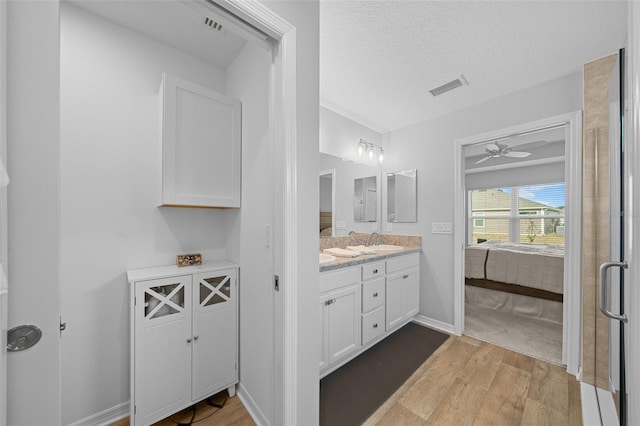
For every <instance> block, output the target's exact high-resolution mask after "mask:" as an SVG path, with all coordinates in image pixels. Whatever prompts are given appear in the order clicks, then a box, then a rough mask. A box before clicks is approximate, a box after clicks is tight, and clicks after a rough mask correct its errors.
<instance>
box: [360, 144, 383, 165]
mask: <svg viewBox="0 0 640 426" xmlns="http://www.w3.org/2000/svg"><path fill="white" fill-rule="evenodd" d="M365 152H366V153H367V154H368V155H369V159H370V160H373V156H374V155H375V154H376V152H377V153H378V161H379V162H380V163H382V160H383V159H384V151H383V150H382V147H381V146H380V145H376V144H374V143H371V142H367V141H365V140H364V139H360V141H359V142H358V155H359V156H361V157H362V154H363V153H365Z"/></svg>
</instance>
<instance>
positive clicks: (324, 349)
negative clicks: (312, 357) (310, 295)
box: [318, 294, 331, 371]
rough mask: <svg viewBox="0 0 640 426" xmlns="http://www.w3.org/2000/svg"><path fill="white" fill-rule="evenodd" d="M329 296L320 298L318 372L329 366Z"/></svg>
mask: <svg viewBox="0 0 640 426" xmlns="http://www.w3.org/2000/svg"><path fill="white" fill-rule="evenodd" d="M330 299H331V298H330V297H329V294H323V295H321V296H320V304H319V305H318V306H319V311H320V328H321V330H322V335H321V336H320V371H322V370H323V369H325V368H327V367H328V366H329V304H328V303H327V301H329V300H330Z"/></svg>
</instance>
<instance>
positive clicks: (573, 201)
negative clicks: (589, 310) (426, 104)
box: [454, 112, 582, 375]
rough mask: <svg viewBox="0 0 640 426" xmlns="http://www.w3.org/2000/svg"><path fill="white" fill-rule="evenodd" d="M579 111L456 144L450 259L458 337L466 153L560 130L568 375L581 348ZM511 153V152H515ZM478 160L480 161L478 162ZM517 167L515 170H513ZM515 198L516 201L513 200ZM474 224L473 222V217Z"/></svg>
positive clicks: (466, 201) (575, 366)
mask: <svg viewBox="0 0 640 426" xmlns="http://www.w3.org/2000/svg"><path fill="white" fill-rule="evenodd" d="M581 122H582V116H581V112H575V113H570V114H564V115H561V116H555V117H550V118H547V119H544V120H539V121H536V122H531V123H525V124H522V125H519V126H514V127H510V128H507V129H501V130H497V131H493V132H489V133H485V134H481V135H477V136H473V137H470V138H465V139H461V140H458V141H456V144H455V183H454V188H455V190H456V196H455V209H454V211H455V215H456V216H455V229H456V232H455V235H454V240H455V247H457V249H456V251H455V256H454V268H455V269H454V270H455V271H456V272H455V275H454V276H455V286H454V330H455V332H456V333H459V334H462V333H463V331H464V321H465V260H464V259H465V247H466V245H467V241H468V233H469V232H470V229H469V223H471V222H469V221H468V218H467V215H468V211H469V199H468V197H469V193H468V191H467V186H466V177H465V169H466V165H465V161H467V160H466V158H465V150H467V149H470V148H471V147H472V146H478V145H480V146H482V144H488V143H495V141H496V140H498V141H499V140H503V139H505V138H509V137H513V136H515V135H525V134H532V133H535V132H540V131H543V130H546V129H551V128H559V127H562V128H563V129H564V133H565V138H564V139H565V141H566V142H565V149H564V157H565V172H564V174H565V176H564V180H565V186H566V206H565V207H566V208H565V211H564V220H565V225H564V228H563V229H562V232H564V234H565V236H566V239H565V248H566V253H567V255H566V256H564V265H563V278H564V280H563V296H564V303H563V306H562V324H563V328H562V361H561V362H562V364H564V365H566V366H567V371H568V372H569V373H571V374H574V375H575V374H577V373H578V366H579V361H580V360H579V353H580V352H579V344H580V310H579V307H580V305H579V302H580V290H579V288H576V286H574V285H571V283H575V282H576V280H575V279H573V278H574V277H578V276H579V271H580V267H579V265H580V258H579V249H580V220H581V219H580V218H581V216H580V198H579V194H580V185H581V175H580V173H581V167H580V164H581V157H580V156H581V151H580V146H581ZM514 151H515V149H514ZM477 161H480V160H477ZM514 167H515V166H514ZM514 198H515V197H514ZM474 219H475V218H474Z"/></svg>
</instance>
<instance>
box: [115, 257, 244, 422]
mask: <svg viewBox="0 0 640 426" xmlns="http://www.w3.org/2000/svg"><path fill="white" fill-rule="evenodd" d="M127 275H128V279H129V283H130V286H131V292H130V293H131V316H130V322H131V419H132V420H131V424H132V425H147V424H151V423H153V422H156V421H158V420H160V419H163V418H165V417H167V416H169V415H171V414H173V413H175V412H177V411H179V410H181V409H184V408H186V407H188V406H190V405H191V404H194V403H196V402H198V401H200V400H203V399H205V398H207V397H208V396H211V395H213V394H215V393H217V392H219V391H221V390H224V389H225V388H226V389H228V391H229V394H230V395H231V396H233V395H234V394H235V384H236V383H237V382H238V369H237V359H238V337H237V336H238V320H237V318H238V297H237V294H238V283H237V276H238V266H237V265H235V264H233V263H231V262H227V261H217V262H211V263H207V264H203V265H199V266H192V267H184V268H178V267H176V266H166V267H158V268H148V269H138V270H131V271H128V272H127Z"/></svg>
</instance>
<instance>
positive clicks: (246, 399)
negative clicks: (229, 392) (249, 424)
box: [236, 383, 270, 426]
mask: <svg viewBox="0 0 640 426" xmlns="http://www.w3.org/2000/svg"><path fill="white" fill-rule="evenodd" d="M236 395H237V396H238V398H240V401H241V402H242V405H244V408H245V409H246V410H247V412H248V413H249V415H250V416H251V418H252V419H253V421H254V422H256V424H257V425H263V426H269V424H270V423H269V419H268V418H267V416H265V415H264V413H263V412H262V410H260V407H258V404H256V402H255V401H254V399H253V398H252V397H251V394H249V392H248V391H247V389H246V388H245V387H244V386H243V385H242V383H238V391H237V393H236Z"/></svg>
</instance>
